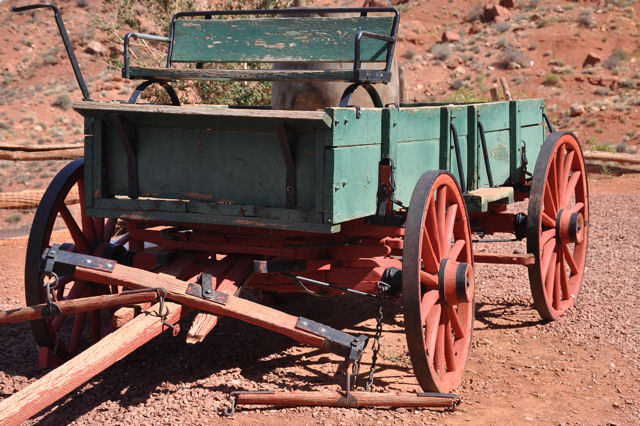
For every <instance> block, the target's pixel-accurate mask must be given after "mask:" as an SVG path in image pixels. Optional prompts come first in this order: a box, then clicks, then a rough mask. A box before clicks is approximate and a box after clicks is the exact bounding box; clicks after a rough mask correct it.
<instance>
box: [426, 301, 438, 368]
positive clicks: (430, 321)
mask: <svg viewBox="0 0 640 426" xmlns="http://www.w3.org/2000/svg"><path fill="white" fill-rule="evenodd" d="M436 293H437V292H436ZM440 312H441V307H440V305H439V304H435V305H434V306H433V308H432V309H431V312H429V314H428V315H427V321H426V323H425V325H426V327H425V328H426V333H425V335H426V336H425V337H426V339H425V340H426V342H425V343H426V346H427V348H426V349H427V352H428V354H429V359H430V361H431V362H434V358H435V354H436V340H437V338H438V328H439V324H440Z"/></svg>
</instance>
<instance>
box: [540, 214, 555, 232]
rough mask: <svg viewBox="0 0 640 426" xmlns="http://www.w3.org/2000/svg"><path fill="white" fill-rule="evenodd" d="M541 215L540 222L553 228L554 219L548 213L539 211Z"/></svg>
mask: <svg viewBox="0 0 640 426" xmlns="http://www.w3.org/2000/svg"><path fill="white" fill-rule="evenodd" d="M541 215H542V224H543V225H544V226H546V227H548V228H553V229H555V227H556V220H555V219H554V218H552V217H551V216H549V215H548V214H546V213H545V212H541Z"/></svg>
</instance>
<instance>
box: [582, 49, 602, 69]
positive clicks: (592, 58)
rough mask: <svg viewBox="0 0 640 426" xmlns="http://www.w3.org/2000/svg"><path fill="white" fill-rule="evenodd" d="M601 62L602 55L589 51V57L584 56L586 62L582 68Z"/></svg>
mask: <svg viewBox="0 0 640 426" xmlns="http://www.w3.org/2000/svg"><path fill="white" fill-rule="evenodd" d="M600 62H602V57H600V56H599V55H598V54H596V53H593V52H589V54H587V57H586V58H584V62H582V68H586V67H588V66H594V65H595V64H597V63H600Z"/></svg>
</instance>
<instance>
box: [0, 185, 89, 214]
mask: <svg viewBox="0 0 640 426" xmlns="http://www.w3.org/2000/svg"><path fill="white" fill-rule="evenodd" d="M44 192H45V190H44V189H27V190H25V191H16V192H0V209H32V208H36V207H38V204H40V200H41V199H42V196H43V195H44ZM79 200H80V198H79V196H78V188H77V187H75V186H74V187H73V188H71V191H69V194H68V195H67V197H66V198H65V200H64V202H65V204H76V203H77V202H78V201H79Z"/></svg>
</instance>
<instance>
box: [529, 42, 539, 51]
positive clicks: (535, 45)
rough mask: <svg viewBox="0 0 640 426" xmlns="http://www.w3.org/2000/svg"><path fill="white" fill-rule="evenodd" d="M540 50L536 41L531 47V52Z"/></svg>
mask: <svg viewBox="0 0 640 426" xmlns="http://www.w3.org/2000/svg"><path fill="white" fill-rule="evenodd" d="M537 48H538V43H536V42H535V41H534V42H532V43H531V44H530V45H529V50H536V49H537Z"/></svg>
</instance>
